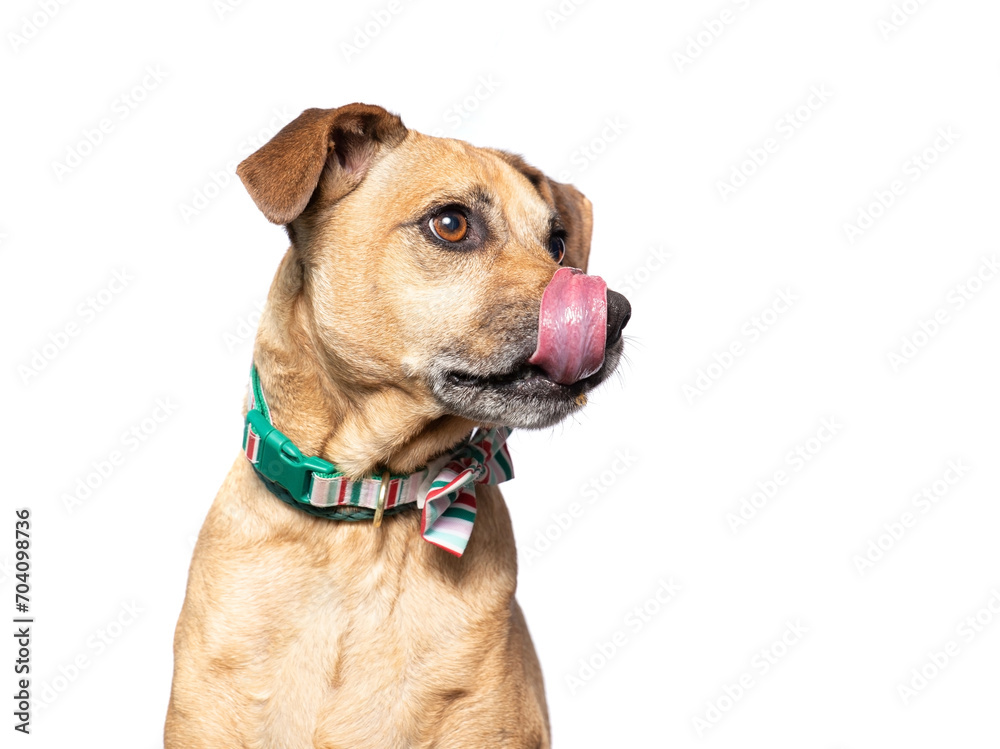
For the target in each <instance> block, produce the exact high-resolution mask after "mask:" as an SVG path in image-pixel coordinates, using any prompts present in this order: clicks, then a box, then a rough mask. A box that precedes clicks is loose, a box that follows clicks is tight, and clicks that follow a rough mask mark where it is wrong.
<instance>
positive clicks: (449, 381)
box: [430, 340, 622, 429]
mask: <svg viewBox="0 0 1000 749" xmlns="http://www.w3.org/2000/svg"><path fill="white" fill-rule="evenodd" d="M621 350H622V341H621V340H619V341H618V342H617V343H616V344H615V345H614V346H612V347H611V348H610V349H608V351H607V352H606V353H605V355H604V364H603V365H601V368H600V369H599V370H598V371H597V372H595V373H594V374H592V375H590V376H589V377H586V378H584V379H582V380H578V381H577V382H574V383H572V384H570V385H561V384H559V383H558V382H555V381H553V380H551V379H549V378H548V377H547V376H546V375H545V372H543V371H542V370H541V369H540V368H539V367H536V366H534V365H531V364H526V363H521V364H518V365H517V366H514V367H512V368H505V369H502V370H498V371H497V372H495V373H492V374H478V373H472V372H470V371H469V369H467V368H463V367H461V366H460V365H459V366H457V367H444V366H443V367H441V368H440V369H439V370H438V371H436V372H435V374H434V375H433V376H432V377H431V378H430V380H431V389H432V391H433V392H434V396H435V397H436V398H437V399H438V402H440V403H441V405H442V406H444V407H445V408H446V409H447V410H448V411H449V413H452V414H454V415H455V416H461V417H463V418H466V419H469V420H471V421H477V422H480V423H483V424H499V425H503V426H509V427H516V428H519V429H543V428H545V427H548V426H552V425H553V424H557V423H558V422H560V421H562V420H563V419H565V418H566V417H567V416H569V415H570V414H571V413H573V412H574V411H578V410H579V409H580V408H582V407H583V406H584V404H585V403H586V398H584V397H581V396H584V395H586V394H587V393H588V392H590V391H591V390H593V389H594V388H595V387H597V386H598V385H600V384H601V383H602V382H603V381H604V380H606V379H607V378H608V377H609V376H610V375H611V373H612V372H614V371H615V368H616V367H617V366H618V361H619V359H620V358H621Z"/></svg>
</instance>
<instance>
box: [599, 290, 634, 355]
mask: <svg viewBox="0 0 1000 749" xmlns="http://www.w3.org/2000/svg"><path fill="white" fill-rule="evenodd" d="M631 316H632V305H631V304H629V303H628V299H626V298H625V297H623V296H622V295H621V294H619V293H618V292H617V291H612V290H611V289H608V334H607V339H606V340H607V342H606V343H605V344H604V347H605V348H611V347H612V346H614V345H615V344H616V343H618V339H619V338H621V337H622V331H623V330H624V329H625V326H626V325H628V319H629V318H630V317H631Z"/></svg>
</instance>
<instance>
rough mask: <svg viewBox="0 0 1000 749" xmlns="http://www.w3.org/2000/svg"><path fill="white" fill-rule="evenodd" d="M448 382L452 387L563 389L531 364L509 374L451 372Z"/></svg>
mask: <svg viewBox="0 0 1000 749" xmlns="http://www.w3.org/2000/svg"><path fill="white" fill-rule="evenodd" d="M448 381H449V382H450V383H451V384H452V385H457V386H459V387H471V388H490V389H498V388H509V389H518V388H522V389H523V388H525V387H532V388H534V387H538V386H539V385H541V386H542V387H547V388H549V389H563V388H564V386H563V385H560V384H559V383H556V382H554V381H553V380H551V379H550V378H549V377H548V375H546V374H545V372H544V371H543V370H542V369H541V368H540V367H537V366H535V365H533V364H524V365H522V366H520V367H517V368H516V369H514V370H511V371H509V372H503V373H498V374H491V375H475V374H470V373H468V372H459V371H457V370H453V371H451V372H449V373H448Z"/></svg>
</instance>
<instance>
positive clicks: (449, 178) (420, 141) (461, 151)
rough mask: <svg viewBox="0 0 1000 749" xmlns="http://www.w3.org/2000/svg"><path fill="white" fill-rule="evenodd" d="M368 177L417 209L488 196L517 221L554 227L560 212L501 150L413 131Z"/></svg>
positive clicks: (398, 201) (408, 207)
mask: <svg viewBox="0 0 1000 749" xmlns="http://www.w3.org/2000/svg"><path fill="white" fill-rule="evenodd" d="M366 182H368V183H369V185H370V187H372V188H375V190H377V191H378V193H379V195H381V196H384V197H386V198H389V197H390V196H391V199H392V200H393V203H394V204H395V205H398V206H400V207H404V206H405V209H406V210H410V211H412V212H414V213H419V212H422V211H424V210H426V208H427V207H428V206H429V205H433V204H435V203H441V202H442V201H448V200H455V201H456V202H466V201H468V202H474V201H476V200H486V201H488V202H491V203H493V204H495V205H496V207H497V208H499V209H500V210H502V211H503V213H505V214H506V216H507V218H508V221H510V222H511V223H514V224H522V223H523V224H524V225H525V227H526V228H527V227H531V228H533V229H537V228H539V227H541V226H548V225H549V223H550V222H551V219H552V216H553V214H554V212H555V207H554V206H552V205H550V204H549V203H547V202H546V201H545V199H544V198H543V197H542V195H541V193H539V191H538V189H537V188H536V187H535V186H534V185H533V184H532V183H531V181H530V180H529V179H528V177H527V176H526V175H525V174H523V173H522V172H521V171H520V170H518V169H516V168H515V167H514V166H512V165H511V164H510V163H509V162H508V161H506V160H505V159H504V158H502V157H501V156H500V155H499V154H498V153H497V152H496V151H493V150H491V149H487V148H478V147H476V146H473V145H471V144H469V143H466V142H465V141H461V140H454V139H451V138H436V137H432V136H429V135H424V134H422V133H418V132H415V131H412V130H411V131H410V132H409V133H408V134H407V137H406V139H405V140H404V141H403V143H401V144H400V145H399V146H397V147H396V148H395V149H393V151H392V152H391V153H389V154H387V156H386V158H384V159H383V160H382V161H381V163H379V164H378V166H377V167H376V168H375V169H373V170H372V173H370V174H369V176H368V179H367V180H366Z"/></svg>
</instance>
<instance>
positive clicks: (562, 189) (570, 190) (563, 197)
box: [496, 151, 594, 271]
mask: <svg viewBox="0 0 1000 749" xmlns="http://www.w3.org/2000/svg"><path fill="white" fill-rule="evenodd" d="M496 153H497V154H499V155H500V156H501V157H502V158H503V159H504V160H505V161H507V163H508V164H510V165H511V166H512V167H514V168H515V169H517V170H518V171H519V172H521V173H522V174H523V175H524V176H525V177H527V178H528V181H529V182H531V184H532V185H534V186H535V189H536V190H538V192H539V194H540V195H541V196H542V199H543V200H545V202H546V203H548V204H549V205H550V206H552V207H553V208H555V209H556V212H557V213H558V214H559V218H560V219H562V223H563V228H564V229H565V230H566V257H565V258H564V259H563V265H568V266H570V267H571V268H579V269H580V270H582V271H585V270H587V260H588V259H589V258H590V235H591V233H592V231H593V228H594V211H593V207H592V206H591V204H590V201H589V200H587V198H586V196H585V195H584V194H583V193H582V192H580V191H579V190H577V189H576V188H575V187H573V185H566V184H563V183H562V182H556V181H555V180H554V179H549V178H548V177H546V176H545V175H544V174H543V173H542V171H541V170H539V169H536V168H535V167H533V166H531V164H528V163H527V162H526V161H525V160H524V159H522V158H521V157H520V156H518V155H517V154H512V153H507V152H506V151H497V152H496Z"/></svg>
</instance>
